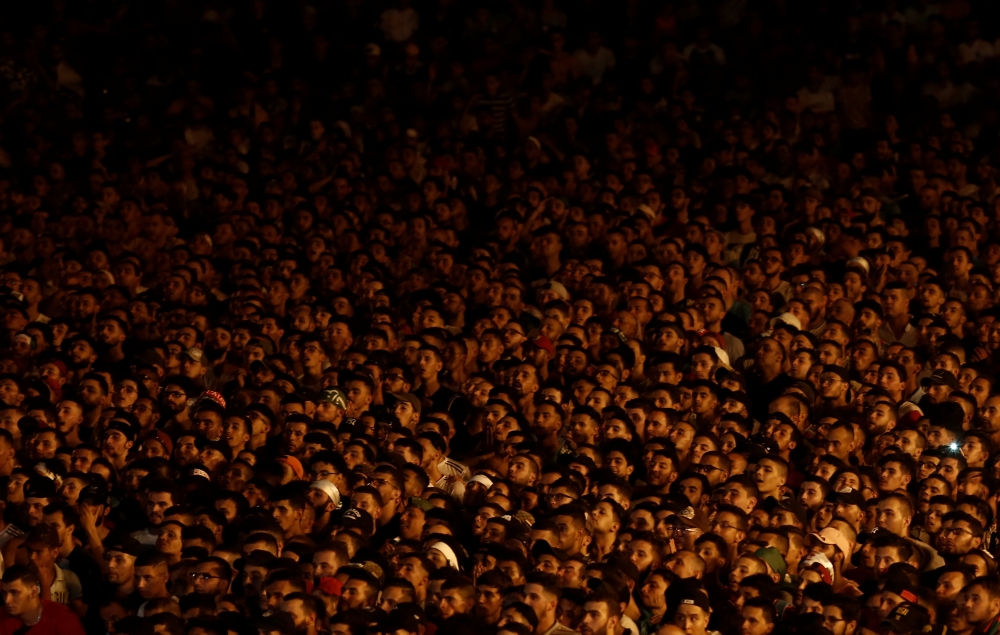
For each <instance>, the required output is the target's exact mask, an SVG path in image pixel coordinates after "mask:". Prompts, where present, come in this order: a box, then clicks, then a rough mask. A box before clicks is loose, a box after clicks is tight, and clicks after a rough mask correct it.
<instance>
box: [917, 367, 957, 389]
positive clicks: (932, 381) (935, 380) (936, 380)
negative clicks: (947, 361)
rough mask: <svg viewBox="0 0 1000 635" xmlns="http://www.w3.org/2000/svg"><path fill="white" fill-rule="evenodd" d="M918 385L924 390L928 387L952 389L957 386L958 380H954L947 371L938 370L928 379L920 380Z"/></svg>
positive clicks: (953, 376)
mask: <svg viewBox="0 0 1000 635" xmlns="http://www.w3.org/2000/svg"><path fill="white" fill-rule="evenodd" d="M920 385H921V386H923V387H924V388H927V387H928V386H947V387H949V388H954V387H955V386H957V385H958V380H957V379H955V375H953V374H952V373H951V371H949V370H945V369H943V368H938V369H937V370H935V371H934V372H933V373H931V375H930V377H924V378H923V379H921V380H920Z"/></svg>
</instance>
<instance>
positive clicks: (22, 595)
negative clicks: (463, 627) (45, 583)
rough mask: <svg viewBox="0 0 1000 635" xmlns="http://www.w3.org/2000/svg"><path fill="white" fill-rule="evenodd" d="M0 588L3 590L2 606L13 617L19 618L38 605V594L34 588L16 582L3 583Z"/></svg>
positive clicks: (36, 588)
mask: <svg viewBox="0 0 1000 635" xmlns="http://www.w3.org/2000/svg"><path fill="white" fill-rule="evenodd" d="M0 588H2V589H3V595H4V605H5V606H6V607H7V612H8V613H10V614H11V615H13V616H14V617H19V616H20V615H22V614H24V613H26V612H27V611H29V610H31V609H32V608H34V607H35V606H37V604H38V601H39V598H38V594H39V592H38V587H36V586H32V587H27V586H25V584H24V582H22V581H20V580H18V581H15V582H5V583H3V585H2V586H0Z"/></svg>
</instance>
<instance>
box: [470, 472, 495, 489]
mask: <svg viewBox="0 0 1000 635" xmlns="http://www.w3.org/2000/svg"><path fill="white" fill-rule="evenodd" d="M469 482H470V483H479V484H480V485H482V486H483V487H485V488H486V489H489V488H491V487H493V481H492V480H490V477H488V476H486V475H485V474H476V475H475V476H473V477H472V478H470V479H469Z"/></svg>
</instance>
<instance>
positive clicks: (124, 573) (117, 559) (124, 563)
mask: <svg viewBox="0 0 1000 635" xmlns="http://www.w3.org/2000/svg"><path fill="white" fill-rule="evenodd" d="M104 565H105V571H106V578H107V581H108V584H112V585H116V586H117V585H122V584H127V583H128V582H131V581H132V578H133V577H134V575H135V571H134V568H133V567H134V565H135V556H131V555H129V554H127V553H122V552H121V551H106V552H104Z"/></svg>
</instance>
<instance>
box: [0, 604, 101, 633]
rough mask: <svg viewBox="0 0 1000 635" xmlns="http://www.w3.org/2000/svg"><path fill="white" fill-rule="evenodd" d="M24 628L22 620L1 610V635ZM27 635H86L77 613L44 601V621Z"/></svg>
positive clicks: (25, 631)
mask: <svg viewBox="0 0 1000 635" xmlns="http://www.w3.org/2000/svg"><path fill="white" fill-rule="evenodd" d="M22 626H24V622H22V621H21V619H20V618H18V617H14V616H12V615H11V614H10V613H8V612H7V609H6V608H4V609H0V635H13V633H14V632H15V631H17V629H19V628H21V627H22ZM22 633H24V634H25V635H85V633H84V631H83V624H81V623H80V618H78V617H77V616H76V613H74V612H73V611H71V610H70V609H69V608H68V607H66V606H63V605H62V604H57V603H55V602H50V601H48V600H42V619H41V620H39V622H38V624H35V625H34V626H32V627H30V628H28V629H27V630H24V631H22Z"/></svg>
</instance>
